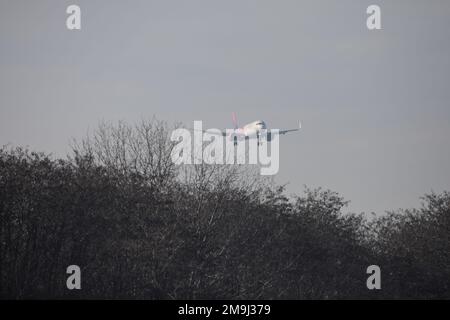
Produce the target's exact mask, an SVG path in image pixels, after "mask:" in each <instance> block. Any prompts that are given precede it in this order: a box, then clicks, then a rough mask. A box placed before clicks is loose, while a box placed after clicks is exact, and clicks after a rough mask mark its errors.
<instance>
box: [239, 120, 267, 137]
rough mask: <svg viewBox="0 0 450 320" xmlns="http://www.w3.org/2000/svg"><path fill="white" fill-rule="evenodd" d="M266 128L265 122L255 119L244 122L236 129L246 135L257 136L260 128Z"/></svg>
mask: <svg viewBox="0 0 450 320" xmlns="http://www.w3.org/2000/svg"><path fill="white" fill-rule="evenodd" d="M265 129H267V126H266V123H265V122H264V121H262V120H256V121H253V122H251V123H248V124H246V125H245V126H243V127H242V128H240V129H238V130H239V132H240V133H241V134H243V135H245V136H246V137H257V136H258V135H259V133H260V131H261V130H265Z"/></svg>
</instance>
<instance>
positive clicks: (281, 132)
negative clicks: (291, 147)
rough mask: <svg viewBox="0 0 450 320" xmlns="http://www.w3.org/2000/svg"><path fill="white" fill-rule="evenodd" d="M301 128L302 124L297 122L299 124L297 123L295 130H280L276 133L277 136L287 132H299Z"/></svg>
mask: <svg viewBox="0 0 450 320" xmlns="http://www.w3.org/2000/svg"><path fill="white" fill-rule="evenodd" d="M301 128H302V123H301V122H299V123H298V128H297V129H286V130H280V131H279V132H278V133H279V134H286V133H288V132H293V131H299V130H300V129H301Z"/></svg>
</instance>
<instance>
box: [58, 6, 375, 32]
mask: <svg viewBox="0 0 450 320" xmlns="http://www.w3.org/2000/svg"><path fill="white" fill-rule="evenodd" d="M66 13H67V14H68V15H69V16H68V17H67V19H66V26H67V29H68V30H81V8H80V6H78V5H74V4H72V5H70V6H68V7H67V9H66ZM366 14H368V17H367V20H366V26H367V29H369V30H381V8H380V6H378V5H374V4H373V5H370V6H368V7H367V10H366Z"/></svg>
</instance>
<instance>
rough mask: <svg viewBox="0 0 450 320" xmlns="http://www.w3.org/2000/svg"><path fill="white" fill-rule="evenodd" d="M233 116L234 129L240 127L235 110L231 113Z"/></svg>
mask: <svg viewBox="0 0 450 320" xmlns="http://www.w3.org/2000/svg"><path fill="white" fill-rule="evenodd" d="M231 118H232V120H233V126H234V129H237V128H239V126H238V122H237V117H236V113H235V112H232V113H231Z"/></svg>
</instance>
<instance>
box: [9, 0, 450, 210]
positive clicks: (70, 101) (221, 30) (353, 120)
mask: <svg viewBox="0 0 450 320" xmlns="http://www.w3.org/2000/svg"><path fill="white" fill-rule="evenodd" d="M70 4H78V5H80V6H81V10H82V30H81V31H69V30H67V29H66V27H65V20H66V17H67V15H66V13H65V10H66V7H67V6H68V5H70ZM370 4H378V5H380V7H381V9H382V27H383V30H381V31H369V30H367V28H366V17H367V15H366V13H365V11H366V8H367V6H368V5H370ZM449 36H450V1H447V0H442V1H436V0H431V1H425V0H422V1H413V0H407V1H380V0H377V1H375V0H371V1H362V0H352V1H342V0H339V1H337V0H330V1H323V0H311V1H299V0H296V1H285V0H281V1H275V0H270V1H266V0H252V1H249V0H226V1H224V0H223V1H218V0H202V1H198V0H191V1H181V0H179V1H163V0H158V1H148V0H147V1H111V0H108V1H106V0H89V1H80V0H79V1H61V0H59V1H56V0H55V1H18V0H14V1H13V0H0V145H3V144H7V143H11V144H12V145H28V146H30V147H31V148H32V149H34V150H39V151H46V152H51V153H54V154H55V155H58V156H61V155H64V154H65V153H66V152H68V151H69V148H68V142H69V141H70V139H71V138H72V137H75V138H80V137H82V136H83V135H85V134H86V132H87V130H88V128H93V127H95V126H96V124H97V123H98V122H99V121H100V120H102V119H104V120H112V121H115V120H118V119H124V120H127V121H130V122H133V121H136V120H138V119H139V118H140V117H142V116H143V117H149V116H151V115H153V114H154V115H156V116H157V117H158V118H160V119H164V120H168V121H169V122H178V121H182V122H184V123H185V124H189V123H192V121H193V120H203V121H204V124H205V126H206V127H216V128H226V127H230V126H231V116H230V113H231V111H236V112H237V115H238V120H239V122H240V124H244V123H246V122H250V121H253V120H256V119H259V118H262V119H264V120H266V122H267V123H268V125H269V126H270V127H273V128H285V127H295V126H296V125H297V121H298V120H299V119H300V120H302V124H303V129H302V131H301V132H300V133H298V134H293V135H290V136H285V137H282V140H281V149H280V158H281V159H280V172H279V174H278V175H277V177H276V181H277V182H279V183H287V182H288V183H289V185H288V191H289V192H292V193H293V192H299V191H301V190H303V185H304V184H306V185H308V186H310V187H317V186H322V187H325V188H330V189H332V190H335V191H338V192H339V193H341V194H342V195H343V196H344V197H345V198H346V199H348V200H351V205H350V207H349V210H351V211H356V212H359V211H365V212H370V211H375V212H377V213H382V212H383V211H384V210H388V209H396V208H399V207H403V208H406V207H413V206H417V205H418V204H419V199H418V198H419V196H421V195H423V194H424V193H426V192H430V191H431V190H432V189H433V190H435V191H442V190H445V189H447V190H449V189H450V140H449V137H450V105H449V102H448V101H449V99H450V86H449V84H450V37H449Z"/></svg>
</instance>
